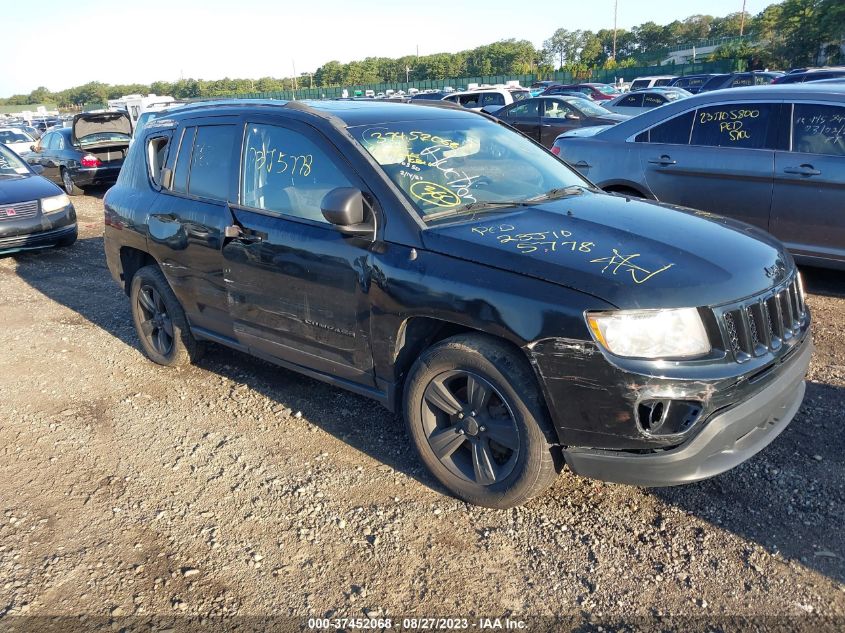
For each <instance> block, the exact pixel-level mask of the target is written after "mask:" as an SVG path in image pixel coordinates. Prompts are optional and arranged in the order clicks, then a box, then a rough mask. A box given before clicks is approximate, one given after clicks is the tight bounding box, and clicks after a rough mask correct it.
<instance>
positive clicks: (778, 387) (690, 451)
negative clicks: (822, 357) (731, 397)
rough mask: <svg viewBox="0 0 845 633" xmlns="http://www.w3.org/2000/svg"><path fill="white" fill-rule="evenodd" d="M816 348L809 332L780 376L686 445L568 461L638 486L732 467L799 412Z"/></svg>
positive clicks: (584, 452)
mask: <svg viewBox="0 0 845 633" xmlns="http://www.w3.org/2000/svg"><path fill="white" fill-rule="evenodd" d="M812 352H813V343H812V340H811V339H810V337H809V334H808V335H807V338H806V340H805V341H803V342H802V344H801V346H800V347H799V348H798V349H796V351H795V353H794V354H791V355H790V356H789V357H788V358H787V359H785V360H784V361H783V362H782V364H781V366H780V367H777V368H773V370H772V371H774V372H776V377H774V379H773V380H771V381H770V382H769V383H768V384H767V385H766V386H765V387H764V388H763V389H761V390H760V391H759V392H757V393H756V394H754V395H753V396H751V397H750V398H748V399H747V400H744V401H742V402H740V403H738V404H736V405H735V406H733V407H730V408H728V409H725V410H722V411H719V412H716V413H715V414H714V415H713V416H712V417H711V418H710V419H709V420H707V421H706V422H705V423H704V424H703V425H702V426H701V427H700V429H699V431H698V432H697V433H696V434H695V435H694V436H693V437H692V438H690V439H689V440H687V441H686V442H684V443H683V444H681V445H680V446H677V447H674V448H670V449H666V450H655V451H652V452H629V451H609V450H598V449H586V448H568V449H565V450H564V457H565V459H566V462H567V464H568V465H569V468H570V469H571V470H572V471H573V472H575V473H576V474H578V475H583V476H585V477H592V478H595V479H601V480H603V481H613V482H618V483H625V484H633V485H637V486H673V485H678V484H685V483H691V482H694V481H699V480H701V479H706V478H708V477H713V476H715V475H718V474H720V473H723V472H725V471H727V470H730V469H731V468H734V467H735V466H738V465H739V464H741V463H742V462H744V461H746V460H747V459H749V458H750V457H752V456H753V455H755V454H756V453H758V452H759V451H761V450H762V449H764V448H765V447H766V446H768V445H769V444H770V443H771V442H772V441H773V440H774V439H775V438H776V437H777V436H778V435H779V434H780V433H781V432H782V431H783V430H784V429H785V428H786V427H787V425H788V424H789V422H790V421H791V420H792V418H793V417H794V416H795V414H796V413H797V411H798V409H799V407H800V406H801V402H802V400H803V398H804V377H805V376H806V374H807V368H808V367H809V364H810V358H811V356H812Z"/></svg>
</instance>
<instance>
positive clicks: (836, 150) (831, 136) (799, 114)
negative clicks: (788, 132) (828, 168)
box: [792, 103, 845, 156]
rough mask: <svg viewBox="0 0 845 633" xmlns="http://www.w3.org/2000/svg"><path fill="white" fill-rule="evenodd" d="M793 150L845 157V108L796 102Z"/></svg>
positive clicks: (793, 116)
mask: <svg viewBox="0 0 845 633" xmlns="http://www.w3.org/2000/svg"><path fill="white" fill-rule="evenodd" d="M792 151H793V152H803V153H806V154H829V155H833V156H845V107H842V106H833V105H821V104H815V103H796V104H795V106H794V108H793V111H792Z"/></svg>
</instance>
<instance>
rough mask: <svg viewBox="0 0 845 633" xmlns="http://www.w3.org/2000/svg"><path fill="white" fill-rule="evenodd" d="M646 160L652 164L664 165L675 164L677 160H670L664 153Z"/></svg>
mask: <svg viewBox="0 0 845 633" xmlns="http://www.w3.org/2000/svg"><path fill="white" fill-rule="evenodd" d="M648 162H650V163H651V164H652V165H664V166H665V165H675V164H677V161H674V160H672V159H671V158H670V157H669V156H667V155H666V154H664V155H663V156H661V157H660V158H652V159H651V160H649V161H648Z"/></svg>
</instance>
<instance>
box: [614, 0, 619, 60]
mask: <svg viewBox="0 0 845 633" xmlns="http://www.w3.org/2000/svg"><path fill="white" fill-rule="evenodd" d="M618 16H619V0H613V61H616V18H617V17H618Z"/></svg>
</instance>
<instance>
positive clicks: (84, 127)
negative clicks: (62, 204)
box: [27, 112, 132, 196]
mask: <svg viewBox="0 0 845 633" xmlns="http://www.w3.org/2000/svg"><path fill="white" fill-rule="evenodd" d="M131 138H132V123H131V122H130V120H129V116H128V115H127V114H126V113H125V112H97V113H90V112H84V113H82V114H77V115H76V116H75V117H74V119H73V125H72V126H71V127H66V128H58V129H54V130H49V131H48V132H47V133H46V134H45V135H44V136H42V137H41V138H40V139H39V140H38V143H36V144H35V145H33V146H32V153H31V154H28V155H27V160H28V161H29V163H30V164H33V165H40V166H41V168H42V169H43V172H44V177H45V178H47V179H49V180H52V181H53V182H55V183H57V184H60V185H61V186H62V187H64V190H65V191H66V192H67V193H68V195H71V196H76V195H79V194H81V193H82V189H83V188H84V187H88V186H91V185H110V184H113V183H114V181H115V180H117V175H118V174H119V173H120V168H121V166H122V165H123V159H124V157H125V156H126V150H127V149H129V142H130V140H131Z"/></svg>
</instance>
